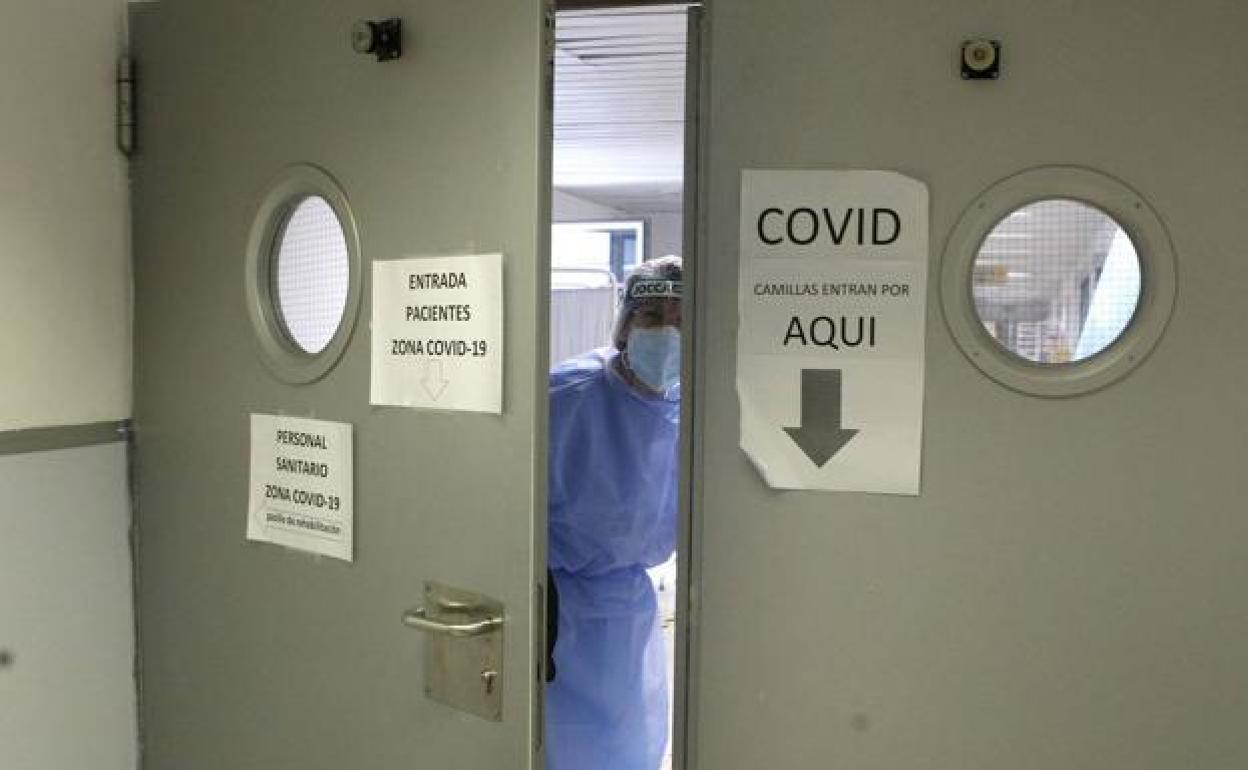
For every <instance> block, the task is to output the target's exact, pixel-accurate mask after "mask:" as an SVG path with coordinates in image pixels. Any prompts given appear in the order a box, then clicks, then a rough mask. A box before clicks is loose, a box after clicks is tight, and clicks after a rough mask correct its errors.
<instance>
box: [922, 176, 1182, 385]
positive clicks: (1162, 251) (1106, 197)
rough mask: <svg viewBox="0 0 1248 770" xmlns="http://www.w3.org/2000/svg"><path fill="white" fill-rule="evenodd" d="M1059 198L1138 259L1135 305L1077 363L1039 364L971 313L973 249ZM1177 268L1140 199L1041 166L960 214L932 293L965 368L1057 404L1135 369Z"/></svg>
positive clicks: (1156, 334) (1167, 303)
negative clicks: (1113, 334) (1094, 212)
mask: <svg viewBox="0 0 1248 770" xmlns="http://www.w3.org/2000/svg"><path fill="white" fill-rule="evenodd" d="M1052 199H1066V200H1074V201H1078V202H1080V203H1086V204H1087V205H1089V206H1093V207H1095V208H1097V209H1100V210H1101V211H1103V212H1104V213H1106V214H1108V215H1109V216H1110V217H1112V218H1113V219H1114V220H1115V221H1117V223H1118V224H1119V226H1120V227H1122V229H1123V230H1124V231H1126V233H1127V235H1128V236H1129V237H1130V238H1131V241H1132V244H1133V245H1134V246H1135V250H1136V253H1137V255H1138V256H1139V260H1140V303H1139V305H1138V307H1137V308H1136V311H1135V315H1134V316H1133V317H1132V319H1131V322H1130V323H1129V324H1128V325H1127V328H1126V329H1125V330H1124V331H1123V333H1122V335H1121V336H1120V337H1119V338H1118V339H1117V340H1115V341H1114V342H1113V343H1112V344H1111V345H1110V346H1109V347H1107V348H1105V349H1104V350H1102V351H1101V352H1099V353H1097V354H1096V355H1093V356H1090V357H1089V358H1087V359H1084V360H1082V361H1077V362H1073V363H1065V364H1039V363H1033V362H1031V361H1028V360H1026V359H1024V358H1021V357H1019V356H1017V355H1015V354H1013V353H1011V352H1010V351H1009V350H1007V349H1006V348H1005V347H1003V346H1002V345H1001V344H1000V343H998V342H997V341H996V340H995V339H993V337H992V336H991V335H990V334H989V333H988V331H987V329H985V328H984V325H983V323H982V322H981V321H980V319H979V316H978V314H977V312H976V310H975V303H974V298H973V296H972V289H971V274H972V269H973V267H974V263H975V259H976V257H977V255H978V253H979V249H980V247H981V245H982V244H983V242H984V239H985V238H987V236H988V233H990V232H992V230H993V228H994V227H996V226H997V224H998V223H999V222H1001V221H1002V220H1003V219H1004V218H1005V217H1006V216H1008V215H1009V214H1011V213H1013V212H1014V211H1016V210H1018V209H1020V208H1022V207H1024V206H1027V205H1029V204H1032V203H1037V202H1040V201H1044V200H1052ZM1177 283H1178V280H1177V268H1176V265H1175V256H1174V246H1173V244H1172V243H1171V240H1170V235H1169V233H1168V232H1167V231H1166V228H1165V225H1164V224H1163V223H1162V221H1161V218H1160V217H1159V216H1158V215H1157V213H1156V212H1155V211H1154V210H1153V209H1152V207H1150V206H1149V205H1148V203H1147V202H1146V201H1145V200H1144V198H1143V196H1141V195H1140V194H1139V193H1137V192H1136V191H1135V190H1132V189H1131V188H1130V187H1128V186H1127V185H1125V184H1123V183H1122V182H1120V181H1118V180H1117V179H1114V178H1112V177H1110V176H1107V175H1105V174H1102V173H1100V172H1098V171H1093V170H1091V169H1087V168H1080V167H1076V166H1044V167H1040V168H1033V169H1028V170H1026V171H1022V172H1020V173H1017V174H1015V175H1013V176H1010V177H1007V178H1005V179H1003V180H1001V181H999V182H997V183H996V184H994V185H992V186H991V187H989V188H988V189H987V190H986V191H984V192H983V193H982V194H980V195H979V196H977V197H976V198H975V199H974V200H973V201H971V204H970V205H969V206H968V207H967V208H966V210H965V211H963V213H962V216H961V218H960V219H959V220H958V223H957V224H956V225H955V226H954V228H953V231H952V232H951V233H950V235H949V239H948V241H947V242H946V244H945V251H944V255H943V257H942V263H941V278H940V293H941V305H942V308H943V311H944V316H945V323H946V325H947V326H948V327H949V331H950V333H951V334H952V335H953V338H954V340H955V341H956V342H957V344H958V347H959V348H961V350H962V352H963V354H965V355H966V357H967V359H969V360H970V362H971V363H972V364H974V365H975V366H976V367H978V368H979V370H980V371H982V372H983V373H984V374H986V375H988V377H990V378H992V379H993V380H995V381H997V382H998V383H1000V384H1002V385H1004V386H1006V387H1008V388H1011V389H1013V390H1016V391H1019V392H1021V393H1025V394H1028V395H1033V396H1042V397H1050V398H1061V397H1069V396H1077V395H1082V394H1085V393H1091V392H1093V391H1096V390H1100V389H1101V388H1104V387H1106V386H1108V385H1110V384H1112V383H1114V382H1116V381H1118V380H1119V379H1121V378H1122V377H1125V376H1126V375H1127V374H1129V373H1130V372H1131V371H1132V370H1134V369H1135V367H1137V366H1139V365H1140V364H1141V363H1142V362H1143V361H1144V359H1145V358H1147V357H1148V355H1149V353H1151V352H1152V350H1153V348H1154V347H1155V346H1156V345H1157V342H1158V341H1159V340H1160V339H1161V336H1162V334H1163V333H1164V332H1165V329H1166V325H1167V323H1169V320H1170V316H1171V314H1172V312H1173V310H1174V301H1175V295H1176V292H1177Z"/></svg>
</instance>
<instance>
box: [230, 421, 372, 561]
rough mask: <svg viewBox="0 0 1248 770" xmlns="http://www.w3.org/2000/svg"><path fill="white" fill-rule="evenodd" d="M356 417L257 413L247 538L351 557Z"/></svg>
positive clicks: (253, 440) (328, 554) (353, 523)
mask: <svg viewBox="0 0 1248 770" xmlns="http://www.w3.org/2000/svg"><path fill="white" fill-rule="evenodd" d="M351 439H352V435H351V425H350V424H347V423H341V422H326V421H324V420H308V419H304V418H299V417H280V416H277V415H271V414H253V415H252V416H251V488H250V494H249V502H248V511H249V514H248V516H247V539H248V540H258V541H261V542H266V543H276V544H278V545H284V546H287V547H288V548H295V549H298V550H300V551H309V552H311V553H319V554H323V555H325V556H332V557H334V558H335V559H342V560H343V561H352V553H353V547H354V531H355V515H354V498H353V494H354V493H353V488H354V467H353V464H352V453H351Z"/></svg>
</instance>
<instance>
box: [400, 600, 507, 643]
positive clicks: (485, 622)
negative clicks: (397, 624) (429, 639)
mask: <svg viewBox="0 0 1248 770" xmlns="http://www.w3.org/2000/svg"><path fill="white" fill-rule="evenodd" d="M403 625H405V626H407V627H408V628H414V629H416V630H417V631H425V632H427V633H431V634H442V635H444V636H481V635H482V634H488V633H489V632H491V631H493V630H494V629H496V628H502V627H503V616H502V615H489V616H487V617H484V618H478V619H477V620H469V621H465V622H462V623H460V622H448V621H445V620H433V619H432V618H430V617H429V613H428V612H427V611H426V610H425V608H424V607H415V608H413V609H410V610H408V611H407V612H405V613H403Z"/></svg>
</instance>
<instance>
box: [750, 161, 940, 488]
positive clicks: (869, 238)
mask: <svg viewBox="0 0 1248 770" xmlns="http://www.w3.org/2000/svg"><path fill="white" fill-rule="evenodd" d="M740 246H741V250H740V269H739V277H740V294H739V298H738V309H739V313H740V326H739V328H738V332H737V391H738V394H739V395H740V399H741V446H742V448H743V449H744V450H745V452H746V454H747V455H749V457H750V459H751V460H752V461H753V462H754V465H755V466H756V467H757V468H758V469H759V471H760V472H761V473H762V475H763V477H764V479H766V481H767V483H768V484H769V485H771V486H773V487H776V488H780V489H828V490H847V491H862V492H891V493H899V494H918V492H919V476H920V464H921V458H922V452H921V448H922V436H923V361H924V341H925V340H924V338H925V329H926V313H927V308H926V298H927V262H928V195H927V187H926V186H925V185H924V184H923V183H922V182H919V181H916V180H914V179H910V178H908V177H905V176H902V175H900V174H897V173H893V172H887V171H826V170H817V171H752V170H751V171H745V172H743V174H742V181H741V232H740Z"/></svg>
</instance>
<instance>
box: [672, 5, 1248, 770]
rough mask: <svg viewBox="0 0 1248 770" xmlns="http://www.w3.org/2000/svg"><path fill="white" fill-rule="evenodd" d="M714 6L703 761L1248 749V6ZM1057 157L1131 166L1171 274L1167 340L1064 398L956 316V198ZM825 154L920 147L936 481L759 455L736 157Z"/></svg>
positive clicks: (698, 727) (786, 763) (1139, 762)
mask: <svg viewBox="0 0 1248 770" xmlns="http://www.w3.org/2000/svg"><path fill="white" fill-rule="evenodd" d="M708 14H709V16H710V19H709V21H710V24H709V29H710V33H709V34H710V39H709V43H708V48H709V50H710V63H709V81H708V82H709V89H710V93H709V96H708V98H709V112H708V113H706V114H705V116H704V117H705V118H706V120H707V125H708V129H707V142H708V143H707V145H706V151H705V154H704V156H703V161H704V163H705V169H706V172H705V187H704V193H705V200H704V206H705V208H704V214H705V218H704V219H703V221H702V223H701V229H702V232H704V233H705V234H706V237H707V241H706V244H705V248H703V249H701V250H700V251H701V253H702V254H703V255H704V257H703V258H702V260H701V261H700V262H699V264H698V270H697V275H698V280H699V285H698V293H697V295H698V297H699V299H700V301H701V307H700V314H699V316H698V329H699V332H700V340H699V342H700V344H699V348H698V349H699V354H698V360H697V374H698V378H697V380H698V388H697V391H696V393H695V396H696V403H697V406H696V407H695V408H696V409H697V412H698V425H699V431H700V432H699V434H698V436H697V440H698V441H699V442H700V452H699V454H698V457H699V458H700V462H699V465H698V467H697V469H696V478H697V479H698V485H699V503H698V509H697V512H696V516H697V526H698V528H699V532H700V542H699V544H698V545H699V547H698V551H699V552H700V554H701V559H702V560H701V564H700V572H699V574H698V575H695V592H694V594H693V595H694V598H695V608H696V613H695V623H694V633H695V638H694V651H695V652H694V661H695V667H694V670H695V672H696V674H697V676H698V679H697V681H696V682H695V684H694V687H693V693H694V695H695V696H696V711H695V717H694V721H693V723H692V724H691V729H692V736H693V737H692V739H691V744H690V745H691V749H692V752H693V755H694V759H695V760H696V766H697V767H700V768H705V769H706V770H738V769H740V770H745V769H747V768H748V769H749V770H753V769H754V768H761V767H768V768H813V767H820V768H845V769H846V770H848V769H850V768H853V769H855V770H859V769H862V768H890V769H895V768H920V767H921V768H929V769H931V770H970V769H983V770H988V769H989V768H994V769H1000V768H1009V769H1010V770H1052V769H1053V768H1063V769H1064V770H1094V769H1095V770H1142V769H1144V768H1149V769H1150V770H1152V769H1155V770H1163V768H1164V769H1169V768H1177V767H1183V768H1202V769H1208V770H1224V769H1226V768H1232V767H1245V766H1248V730H1245V725H1248V700H1246V699H1245V698H1244V691H1245V683H1246V682H1248V645H1245V644H1244V640H1245V639H1248V609H1246V608H1248V604H1245V599H1244V586H1245V585H1248V558H1245V543H1248V516H1246V515H1245V512H1246V511H1248V507H1246V506H1245V502H1244V493H1243V484H1242V479H1243V475H1244V464H1245V448H1248V440H1246V439H1245V431H1246V430H1248V395H1245V391H1244V387H1243V382H1244V379H1245V376H1246V375H1248V363H1246V362H1248V353H1246V350H1245V336H1244V332H1243V328H1244V326H1245V322H1246V321H1248V303H1246V302H1245V301H1244V292H1245V291H1246V290H1248V261H1246V260H1245V259H1244V253H1245V248H1244V244H1245V231H1244V222H1245V220H1246V218H1248V208H1246V206H1245V200H1246V196H1248V181H1246V180H1248V100H1246V99H1245V98H1244V95H1245V94H1248V53H1246V52H1248V48H1246V47H1245V45H1244V36H1245V34H1246V33H1248V6H1245V5H1243V4H1242V3H1232V2H1218V1H1216V0H1202V1H1200V2H1194V3H1183V4H1178V3H1170V2H1161V1H1160V0H1150V1H1148V2H1139V1H1128V0H1107V1H1105V2H1085V3H1074V2H1060V3H1053V2H1049V3H1037V2H1028V1H1026V0H1004V1H1001V2H993V3H984V2H971V1H970V0H955V1H953V2H940V3H930V2H921V1H920V0H884V1H883V2H872V3H826V2H820V1H818V0H786V2H776V3H758V2H751V1H750V0H716V2H715V3H714V4H713V6H711V7H710V9H709V11H708ZM979 37H983V38H988V39H994V40H997V41H999V42H1000V44H1001V51H1000V76H999V78H997V79H995V80H991V79H987V80H963V79H962V77H961V74H960V63H959V62H960V45H961V43H962V41H964V40H967V39H971V38H979ZM1053 165H1062V166H1074V167H1079V168H1081V169H1084V170H1090V171H1091V172H1094V173H1095V174H1096V175H1103V177H1107V178H1110V179H1113V180H1117V182H1119V183H1121V184H1122V185H1123V186H1125V187H1126V188H1129V189H1130V190H1132V191H1133V192H1134V194H1135V195H1137V196H1138V200H1139V201H1140V202H1141V203H1142V204H1143V207H1144V208H1142V209H1141V210H1144V209H1148V210H1151V211H1152V212H1155V213H1156V215H1157V218H1158V220H1159V221H1160V222H1161V224H1162V225H1163V226H1164V230H1165V231H1167V232H1168V235H1169V239H1170V241H1171V242H1172V244H1173V247H1174V261H1175V263H1176V264H1177V277H1178V284H1177V285H1178V293H1177V298H1176V300H1175V302H1174V306H1173V313H1172V314H1170V315H1169V317H1168V325H1166V327H1165V329H1164V333H1163V334H1162V335H1161V337H1160V340H1159V341H1158V343H1157V345H1156V347H1155V348H1154V349H1153V350H1152V351H1151V354H1150V355H1148V356H1147V357H1146V358H1145V359H1144V360H1143V361H1142V362H1140V361H1137V362H1134V364H1136V365H1135V366H1134V368H1132V369H1131V371H1130V372H1129V373H1127V374H1126V375H1125V376H1123V377H1121V378H1118V379H1116V380H1115V381H1113V382H1112V383H1110V384H1108V385H1107V386H1106V387H1103V388H1102V389H1099V390H1096V391H1095V392H1091V393H1085V394H1083V395H1077V396H1070V397H1060V398H1054V397H1040V396H1035V395H1029V394H1027V393H1025V392H1020V391H1019V390H1016V389H1012V388H1008V387H1005V386H1003V385H1001V384H998V382H997V381H995V380H994V379H992V378H990V377H989V376H987V375H986V374H984V373H983V372H982V371H981V369H980V367H979V366H977V365H976V364H975V363H973V362H972V360H971V359H972V356H971V355H967V354H964V352H963V351H962V349H961V348H960V347H959V345H958V344H957V342H956V341H955V339H954V337H953V335H952V334H951V331H950V328H951V327H950V324H948V323H946V318H945V313H944V312H943V310H942V301H945V300H951V301H952V305H951V307H953V308H955V309H956V308H957V307H958V303H959V302H962V303H965V302H966V301H967V298H966V297H965V296H963V297H961V298H958V297H953V298H947V297H944V296H943V295H942V293H941V286H940V284H941V276H942V270H943V267H944V264H945V263H944V262H943V261H942V259H943V258H945V257H947V256H953V257H955V258H956V257H957V256H958V255H957V253H952V252H951V254H949V255H946V253H945V246H946V243H947V241H948V240H949V239H950V238H951V236H952V235H955V226H956V225H957V223H958V222H959V220H960V218H961V217H962V216H963V213H964V212H967V211H970V210H972V209H973V208H974V206H975V204H976V202H977V201H978V200H981V196H983V195H985V193H986V191H988V190H990V188H993V186H994V185H995V184H996V183H997V182H999V181H1000V180H1003V179H1007V178H1009V177H1011V176H1013V175H1015V174H1018V173H1019V172H1022V171H1025V170H1027V169H1032V168H1037V167H1047V166H1053ZM807 168H811V169H880V170H889V171H896V172H900V173H902V174H904V175H906V176H908V177H911V178H914V179H917V180H919V181H921V182H923V183H925V184H926V185H927V188H928V190H929V192H930V224H931V246H930V262H929V274H930V276H931V279H930V281H929V283H928V295H927V323H926V349H927V353H926V392H925V418H924V424H923V429H924V430H923V440H922V482H921V490H920V494H918V495H917V496H905V495H885V494H864V493H855V492H816V491H789V492H780V491H776V490H773V489H771V488H769V487H768V486H767V484H766V483H765V482H764V480H763V479H762V477H761V476H760V474H759V473H758V472H756V470H755V468H754V467H753V465H752V464H751V463H750V462H749V460H748V459H747V457H746V455H745V454H744V453H743V451H742V450H741V449H740V448H739V446H738V444H739V439H740V427H739V426H740V419H739V413H738V406H739V405H738V398H737V393H736V391H735V389H734V378H735V377H734V375H735V373H736V371H737V367H738V360H737V353H736V339H735V331H736V329H737V317H738V316H737V297H738V259H739V257H740V244H739V240H738V239H739V232H740V227H739V217H740V216H741V214H742V212H741V211H740V210H739V208H740V194H741V184H742V171H743V170H745V169H807ZM819 203H820V201H812V202H811V205H818V204H819ZM972 216H973V214H972ZM954 252H956V244H955V249H954ZM1019 272H1022V271H1019ZM1003 277H1010V276H1003ZM966 278H967V279H968V280H967V281H966V282H963V283H960V284H958V288H960V289H961V290H964V291H969V285H968V284H969V279H970V276H969V275H967V276H966ZM1157 278H1158V275H1157V274H1151V275H1150V274H1149V273H1147V272H1146V273H1145V275H1144V276H1143V280H1144V282H1145V285H1146V286H1150V285H1151V284H1149V282H1150V281H1152V280H1154V279H1157ZM1161 280H1165V279H1164V278H1162V279H1161ZM1153 288H1161V289H1164V287H1157V286H1153ZM1033 331H1034V330H1033ZM847 393H848V391H847ZM855 419H856V414H855V403H854V401H853V400H852V399H847V401H846V403H845V407H844V420H845V424H846V425H847V426H850V427H853V426H854V424H855V423H854V420H855ZM782 428H783V426H779V425H777V426H776V429H777V430H781V429H782ZM852 447H853V442H852V441H851V443H850V444H848V445H847V447H846V449H845V450H843V451H846V452H848V451H851V450H852ZM834 465H835V460H833V461H832V462H830V463H829V464H828V466H827V467H829V468H831V467H833V466H834Z"/></svg>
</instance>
